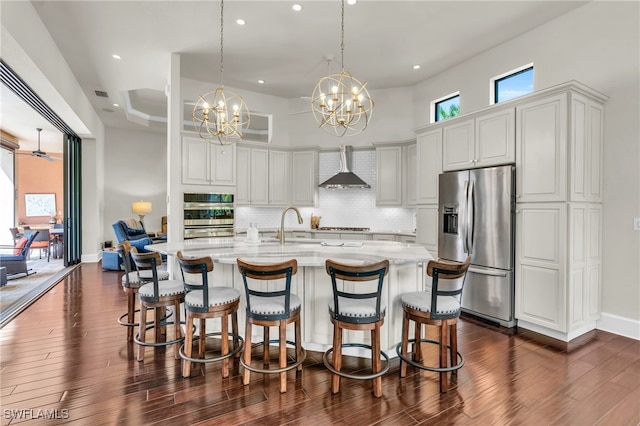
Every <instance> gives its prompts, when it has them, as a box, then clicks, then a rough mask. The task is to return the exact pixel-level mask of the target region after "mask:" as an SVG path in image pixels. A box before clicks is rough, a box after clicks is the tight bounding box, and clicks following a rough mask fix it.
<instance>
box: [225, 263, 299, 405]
mask: <svg viewBox="0 0 640 426" xmlns="http://www.w3.org/2000/svg"><path fill="white" fill-rule="evenodd" d="M237 262H238V269H239V271H240V273H241V274H242V279H243V281H244V289H245V293H246V304H247V323H246V332H245V336H244V339H245V343H244V359H241V360H240V363H241V364H242V366H243V367H244V375H243V381H242V382H243V383H244V384H245V385H248V384H249V381H250V380H251V372H252V371H253V372H256V373H264V374H276V373H279V374H280V392H281V393H284V392H286V391H287V371H289V370H292V369H294V368H297V369H298V371H302V362H303V361H304V359H305V358H306V356H307V354H306V351H305V350H304V348H303V347H302V342H301V329H300V308H301V306H302V302H301V300H300V298H299V297H298V296H296V295H295V294H292V293H291V277H292V276H294V275H295V274H296V272H297V271H298V262H297V261H296V260H295V259H291V260H288V261H286V262H281V263H275V264H254V263H249V262H247V261H244V260H242V259H238V260H237ZM281 279H284V289H281V290H273V291H269V290H268V289H267V285H269V286H273V285H274V283H273V280H281ZM258 281H271V282H269V283H266V282H264V283H263V285H262V286H259V288H257V287H258V284H257V283H256V282H258ZM280 287H282V285H280ZM291 323H293V324H294V328H295V342H291V341H288V340H287V325H288V324H291ZM253 325H257V326H262V327H263V333H264V338H263V340H262V345H263V364H264V366H265V367H266V366H267V365H268V364H269V358H270V357H269V344H270V343H278V346H279V353H278V360H279V361H278V362H279V368H277V369H268V368H257V367H254V366H252V365H251V330H252V326H253ZM269 327H278V330H279V336H278V337H279V338H278V340H269ZM287 344H289V345H293V346H294V347H295V353H296V358H295V361H294V362H292V363H287Z"/></svg>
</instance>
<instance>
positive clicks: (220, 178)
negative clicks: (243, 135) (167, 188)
mask: <svg viewBox="0 0 640 426" xmlns="http://www.w3.org/2000/svg"><path fill="white" fill-rule="evenodd" d="M235 155H236V147H235V145H224V146H223V145H218V144H212V143H209V142H207V141H205V140H203V139H200V138H190V137H184V138H183V139H182V183H184V184H197V185H224V186H233V185H235V184H236V173H235V167H236V157H235Z"/></svg>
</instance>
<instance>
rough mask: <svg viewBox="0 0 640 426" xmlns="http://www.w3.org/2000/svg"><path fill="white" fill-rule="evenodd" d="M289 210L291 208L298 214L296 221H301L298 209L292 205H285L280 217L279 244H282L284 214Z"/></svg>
mask: <svg viewBox="0 0 640 426" xmlns="http://www.w3.org/2000/svg"><path fill="white" fill-rule="evenodd" d="M289 210H293V211H294V212H296V214H297V215H298V223H300V224H301V223H302V216H300V210H298V209H297V208H295V207H293V206H288V207H285V209H284V210H282V218H281V219H280V244H284V216H285V214H286V213H287V211H289Z"/></svg>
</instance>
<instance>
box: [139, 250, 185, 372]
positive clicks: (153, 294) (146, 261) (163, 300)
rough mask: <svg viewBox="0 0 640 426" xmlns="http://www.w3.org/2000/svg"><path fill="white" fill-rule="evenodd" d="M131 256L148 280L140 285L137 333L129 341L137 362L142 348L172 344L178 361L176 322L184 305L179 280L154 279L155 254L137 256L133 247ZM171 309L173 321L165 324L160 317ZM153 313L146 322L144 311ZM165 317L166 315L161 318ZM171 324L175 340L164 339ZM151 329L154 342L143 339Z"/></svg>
mask: <svg viewBox="0 0 640 426" xmlns="http://www.w3.org/2000/svg"><path fill="white" fill-rule="evenodd" d="M131 257H132V258H133V261H134V263H135V265H136V267H137V268H138V270H139V271H151V277H152V278H151V281H150V282H148V283H146V284H143V285H141V286H140V288H139V289H138V300H140V321H139V325H138V330H139V331H138V334H136V335H135V336H134V338H133V341H134V342H135V343H137V344H138V357H137V358H138V361H144V349H145V347H147V346H151V347H162V346H165V347H166V346H170V345H174V347H175V358H176V359H180V350H179V348H180V346H179V344H180V343H182V342H183V341H184V337H183V336H182V330H181V323H180V304H181V303H182V302H184V284H183V283H182V280H160V279H159V278H158V266H159V265H160V264H161V263H162V256H160V253H157V252H149V253H138V250H137V249H136V248H135V247H132V248H131ZM169 307H172V310H173V316H174V320H173V322H171V321H166V320H165V319H163V317H162V316H163V315H164V313H165V311H166V309H167V308H169ZM149 309H154V310H155V319H154V321H152V322H151V323H147V310H149ZM165 317H166V316H165ZM168 325H173V328H174V332H175V337H174V339H173V340H166V336H165V335H164V334H165V331H166V326H168ZM149 329H154V330H155V341H154V342H149V341H147V339H146V334H147V333H146V332H147V330H149Z"/></svg>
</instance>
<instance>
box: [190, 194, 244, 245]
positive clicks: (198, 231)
mask: <svg viewBox="0 0 640 426" xmlns="http://www.w3.org/2000/svg"><path fill="white" fill-rule="evenodd" d="M233 234H234V231H233V194H210V193H186V192H185V194H184V239H185V240H186V239H189V238H199V237H233Z"/></svg>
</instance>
